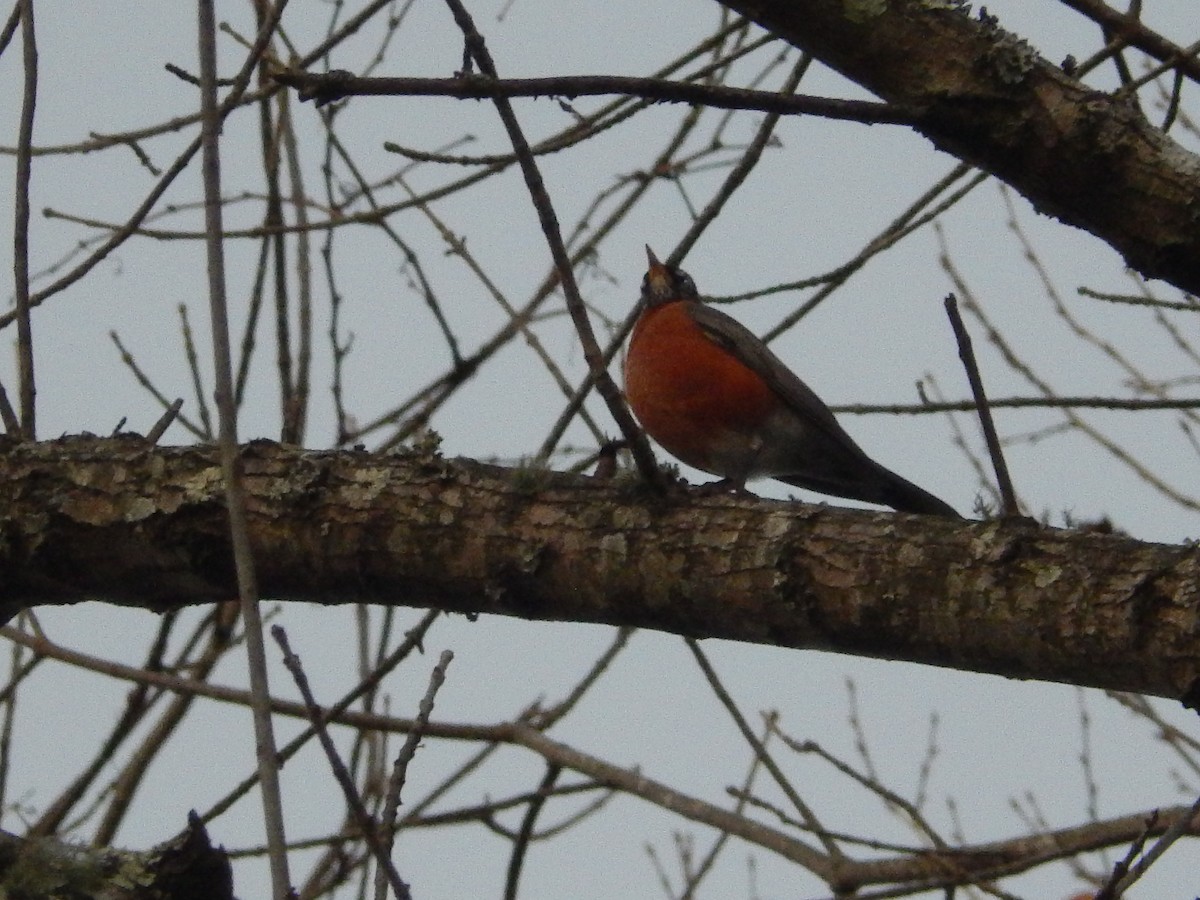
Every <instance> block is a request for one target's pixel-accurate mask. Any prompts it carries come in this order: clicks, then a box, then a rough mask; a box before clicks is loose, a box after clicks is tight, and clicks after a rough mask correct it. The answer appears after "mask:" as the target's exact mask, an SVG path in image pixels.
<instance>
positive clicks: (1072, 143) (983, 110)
mask: <svg viewBox="0 0 1200 900" xmlns="http://www.w3.org/2000/svg"><path fill="white" fill-rule="evenodd" d="M722 2H723V3H724V5H726V6H728V7H730V8H732V9H735V10H737V11H738V12H740V13H743V14H744V15H746V16H748V17H749V18H751V19H753V20H754V21H755V22H757V23H758V24H760V25H762V26H763V27H764V28H766V29H768V30H770V31H771V32H773V33H774V34H777V35H779V36H780V37H782V38H784V39H785V40H787V41H788V42H790V43H792V44H794V45H795V46H797V47H799V48H800V49H802V50H805V51H807V52H809V53H811V54H813V56H815V57H817V59H819V60H821V61H822V62H824V63H825V64H826V65H829V66H831V67H832V68H834V69H836V70H837V71H839V72H841V73H842V74H843V75H845V76H846V77H847V78H850V79H851V80H853V81H855V82H857V83H858V84H860V85H862V86H863V87H865V88H867V89H868V90H870V91H872V92H873V93H875V94H876V95H878V96H879V97H881V98H883V99H885V100H887V101H888V102H889V103H891V104H895V105H898V106H901V107H904V108H917V109H923V110H925V111H926V112H925V115H923V116H922V118H921V120H920V122H919V123H918V125H917V126H916V127H917V129H918V130H919V131H920V132H921V133H922V134H924V135H925V136H926V137H928V138H929V139H930V140H931V141H933V143H934V144H935V145H937V146H938V147H939V148H940V149H942V150H945V151H946V152H948V153H951V154H953V155H954V156H956V157H958V158H959V159H962V160H964V161H966V162H969V163H972V164H973V165H977V166H979V167H980V168H982V169H985V170H987V171H988V172H991V173H992V174H994V175H996V176H997V177H999V178H1001V179H1003V180H1004V181H1005V182H1007V183H1008V184H1010V185H1012V186H1013V187H1014V188H1016V189H1017V190H1018V191H1020V192H1021V193H1022V194H1023V195H1024V196H1025V197H1026V198H1027V199H1028V200H1029V201H1030V202H1031V203H1033V205H1034V206H1035V207H1036V208H1037V209H1038V210H1039V211H1041V212H1043V213H1046V214H1047V215H1051V216H1055V217H1057V218H1059V219H1061V220H1062V221H1064V222H1067V223H1069V224H1071V225H1076V226H1078V227H1080V228H1083V229H1086V230H1087V231H1090V232H1091V233H1092V234H1095V235H1096V236H1097V237H1099V238H1101V239H1102V240H1104V241H1106V242H1107V243H1108V244H1110V245H1111V246H1112V247H1113V248H1115V249H1116V250H1117V251H1118V252H1120V253H1121V254H1122V255H1123V256H1124V258H1125V261H1126V262H1127V263H1128V264H1129V265H1130V266H1132V267H1133V268H1135V269H1137V270H1138V271H1140V272H1142V273H1143V274H1145V275H1148V276H1151V277H1154V278H1163V279H1165V280H1167V281H1169V282H1171V283H1172V284H1175V285H1177V286H1178V287H1180V288H1183V289H1184V290H1186V291H1189V292H1191V293H1200V228H1197V227H1196V225H1197V220H1198V216H1200V211H1198V210H1197V205H1196V197H1197V196H1200V160H1198V159H1197V157H1196V156H1195V155H1193V154H1191V153H1189V152H1187V151H1186V150H1184V149H1183V148H1182V147H1180V146H1179V145H1178V144H1176V143H1175V142H1174V141H1172V140H1171V139H1170V138H1169V137H1167V136H1166V135H1165V134H1163V133H1162V132H1161V131H1160V130H1159V129H1157V128H1155V127H1154V126H1153V125H1151V124H1150V123H1149V122H1147V121H1146V120H1145V118H1143V116H1142V115H1141V114H1140V113H1139V112H1138V110H1137V108H1136V107H1135V106H1134V105H1133V104H1132V103H1130V102H1128V101H1127V100H1126V99H1123V98H1119V97H1114V96H1112V95H1109V94H1104V93H1101V92H1099V91H1095V90H1092V89H1091V88H1089V87H1087V86H1086V85H1084V84H1081V83H1080V82H1078V81H1076V80H1075V79H1073V78H1071V77H1069V76H1067V75H1066V74H1064V73H1063V72H1062V71H1061V70H1060V69H1059V68H1058V67H1056V66H1054V65H1051V64H1050V63H1049V62H1047V61H1046V60H1045V59H1042V58H1041V57H1040V56H1038V54H1037V53H1036V52H1035V51H1034V50H1033V49H1032V48H1031V47H1030V46H1029V45H1028V44H1026V43H1025V42H1024V41H1022V40H1019V39H1018V38H1017V37H1015V36H1013V35H1011V34H1009V33H1007V32H1005V31H1003V30H1002V29H1001V28H999V27H998V26H997V25H996V24H995V23H994V21H993V20H991V19H987V18H982V17H981V19H982V20H981V19H973V18H971V17H969V16H968V15H967V14H966V13H965V12H964V11H962V10H961V9H957V8H954V7H955V4H953V3H950V2H936V3H935V2H931V0H890V2H888V3H869V2H863V0H855V2H850V0H787V2H784V0H722Z"/></svg>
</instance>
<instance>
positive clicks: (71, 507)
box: [0, 439, 1200, 698]
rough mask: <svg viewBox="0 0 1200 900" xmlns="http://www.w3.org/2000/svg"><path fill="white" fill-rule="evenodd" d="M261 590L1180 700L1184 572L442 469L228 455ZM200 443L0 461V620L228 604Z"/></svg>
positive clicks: (1053, 533) (1108, 557)
mask: <svg viewBox="0 0 1200 900" xmlns="http://www.w3.org/2000/svg"><path fill="white" fill-rule="evenodd" d="M243 456H244V461H245V468H246V474H247V490H248V496H249V503H250V517H251V523H252V528H253V540H254V544H255V548H256V553H257V564H258V566H259V574H260V580H261V585H262V590H263V592H264V594H265V595H266V596H269V597H281V598H287V599H293V600H306V601H311V602H316V603H323V604H333V603H349V602H358V601H366V602H372V603H381V604H396V605H406V606H436V607H440V608H443V609H447V610H456V611H460V612H471V613H500V614H504V615H512V616H522V617H526V618H533V619H554V620H561V621H578V622H604V623H610V624H622V625H632V626H640V627H648V628H657V629H662V630H666V631H672V632H677V633H680V634H687V635H692V636H695V637H723V638H729V639H733V640H741V641H752V642H756V643H766V644H779V645H782V646H788V647H796V648H819V649H823V650H835V651H840V652H844V653H854V654H863V655H870V656H877V657H883V658H889V659H907V660H913V661H916V662H923V663H928V664H932V665H942V666H951V667H954V668H961V669H969V670H975V671H980V672H994V673H998V674H1002V675H1008V676H1010V677H1016V678H1036V679H1043V680H1054V681H1064V682H1070V683H1075V684H1083V685H1095V686H1098V687H1107V688H1116V689H1119V690H1126V691H1138V692H1142V693H1149V694H1158V695H1162V696H1168V697H1185V696H1187V697H1189V698H1190V697H1191V694H1192V693H1193V692H1194V688H1193V685H1194V683H1196V680H1197V676H1198V675H1200V641H1198V640H1197V636H1198V633H1200V577H1198V575H1200V554H1198V553H1197V551H1196V549H1195V548H1193V547H1190V546H1189V547H1173V546H1164V545H1159V544H1145V543H1139V542H1137V541H1133V540H1130V539H1128V538H1123V537H1119V536H1113V535H1101V534H1091V533H1081V532H1070V531H1057V530H1051V529H1042V528H1039V527H1037V526H1035V525H1034V524H1032V523H1030V522H1028V521H1008V522H980V523H965V524H964V523H960V522H955V521H951V520H945V519H939V518H936V517H920V516H904V515H898V514H892V513H871V512H861V511H853V510H840V509H835V508H829V507H823V506H812V505H807V504H801V503H784V502H775V501H765V500H754V499H747V498H734V497H707V496H697V495H696V494H695V493H684V492H680V493H678V494H673V495H671V496H669V497H667V498H661V497H655V496H652V495H648V494H646V493H644V492H642V491H641V489H639V488H638V487H637V486H636V485H632V484H622V483H619V482H618V483H613V482H605V481H597V480H595V479H590V478H586V477H576V476H562V475H556V474H552V473H545V472H529V471H519V470H508V469H500V468H495V467H487V466H481V465H478V464H474V463H465V462H451V461H446V460H443V459H440V458H437V457H435V456H430V455H420V454H410V455H404V456H381V455H373V454H368V453H355V452H340V453H339V452H317V451H305V450H298V449H295V448H288V447H282V446H279V445H275V444H271V443H266V442H262V443H256V444H252V445H249V446H248V447H246V448H245V449H244V453H243ZM227 532H228V525H227V523H226V518H225V512H224V509H223V502H222V493H221V483H220V466H219V464H218V460H217V454H216V451H215V450H212V449H208V448H197V447H188V448H153V447H149V446H146V445H145V444H144V443H143V442H142V441H140V440H135V439H117V440H95V439H68V440H64V441H58V442H52V443H43V444H35V445H13V446H9V447H7V448H0V604H3V605H5V606H6V607H8V608H9V609H11V608H13V607H15V606H18V605H37V604H64V603H74V602H78V601H81V600H90V599H102V600H107V601H109V602H113V603H120V604H124V605H129V606H139V607H144V608H147V609H152V610H165V609H169V608H173V607H177V606H184V605H188V604H197V603H211V602H213V601H216V600H225V599H228V598H230V597H233V596H235V595H236V587H235V583H234V575H233V567H232V563H231V558H230V549H229V540H228V534H227Z"/></svg>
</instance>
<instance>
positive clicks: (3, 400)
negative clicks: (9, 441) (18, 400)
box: [0, 384, 21, 440]
mask: <svg viewBox="0 0 1200 900" xmlns="http://www.w3.org/2000/svg"><path fill="white" fill-rule="evenodd" d="M0 422H3V423H4V433H5V434H7V435H8V436H9V437H10V438H13V439H14V440H16V439H17V438H19V437H20V436H21V420H20V419H18V418H17V411H16V410H15V409H13V408H12V403H10V402H9V400H8V391H6V390H5V389H4V385H3V384H0Z"/></svg>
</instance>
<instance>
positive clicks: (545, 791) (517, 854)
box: [504, 762, 562, 900]
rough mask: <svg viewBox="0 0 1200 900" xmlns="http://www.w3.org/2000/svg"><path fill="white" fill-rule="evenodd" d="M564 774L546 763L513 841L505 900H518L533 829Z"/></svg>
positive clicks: (560, 769) (558, 768) (506, 878)
mask: <svg viewBox="0 0 1200 900" xmlns="http://www.w3.org/2000/svg"><path fill="white" fill-rule="evenodd" d="M561 774H562V766H560V765H558V764H557V763H552V762H551V763H546V774H545V775H543V776H542V781H541V783H540V784H539V785H538V788H537V791H536V792H535V793H534V795H533V797H532V798H531V799H530V801H529V806H528V807H526V809H525V815H524V816H523V817H522V818H521V828H520V830H518V831H517V836H516V840H514V841H513V849H512V854H511V855H510V856H509V858H508V873H507V875H506V876H505V881H504V900H517V886H518V885H519V884H520V881H521V866H522V865H523V864H524V862H525V854H526V852H528V850H529V842H530V841H531V840H532V839H533V827H534V825H535V824H536V823H537V818H538V816H539V815H540V814H541V812H542V808H543V807H544V806H545V805H546V798H547V796H548V795H549V793H550V791H552V790H553V789H554V782H556V781H557V780H558V776H559V775H561Z"/></svg>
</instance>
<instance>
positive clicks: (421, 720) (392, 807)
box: [375, 650, 454, 900]
mask: <svg viewBox="0 0 1200 900" xmlns="http://www.w3.org/2000/svg"><path fill="white" fill-rule="evenodd" d="M452 659H454V654H453V653H452V652H451V651H449V650H443V651H442V655H441V656H440V657H439V658H438V662H437V665H436V666H434V667H433V672H431V673H430V675H429V687H428V688H427V689H426V691H425V696H424V697H422V698H421V702H420V704H419V705H418V707H417V717H416V719H414V720H413V729H412V731H410V732H409V733H408V735H407V736H406V737H405V738H404V745H403V746H402V747H401V748H400V752H399V753H398V754H396V763H395V765H394V766H393V768H392V777H391V779H390V780H389V782H388V791H387V798H386V800H385V802H384V807H383V814H382V816H380V820H379V833H380V835H381V836H380V839H379V843H380V846H381V848H382V850H383V853H384V857H385V858H386V859H388V860H391V855H392V841H393V839H394V833H395V828H394V826H395V823H396V811H397V810H398V809H399V808H400V794H401V792H402V791H403V790H404V782H405V780H406V779H407V777H408V764H409V763H410V762H412V758H413V757H414V756H415V755H416V753H417V744H419V743H420V742H421V738H422V737H424V735H425V726H426V725H427V724H428V723H429V717H430V716H431V715H433V700H434V698H435V697H436V696H437V692H438V690H439V689H440V688H441V686H442V684H443V683H444V682H445V680H446V669H447V668H448V667H449V665H450V661H451V660H452ZM385 876H388V878H390V873H388V872H386V871H385V870H384V869H383V867H382V866H381V867H380V868H379V869H377V870H376V872H375V900H387V882H388V878H385Z"/></svg>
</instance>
